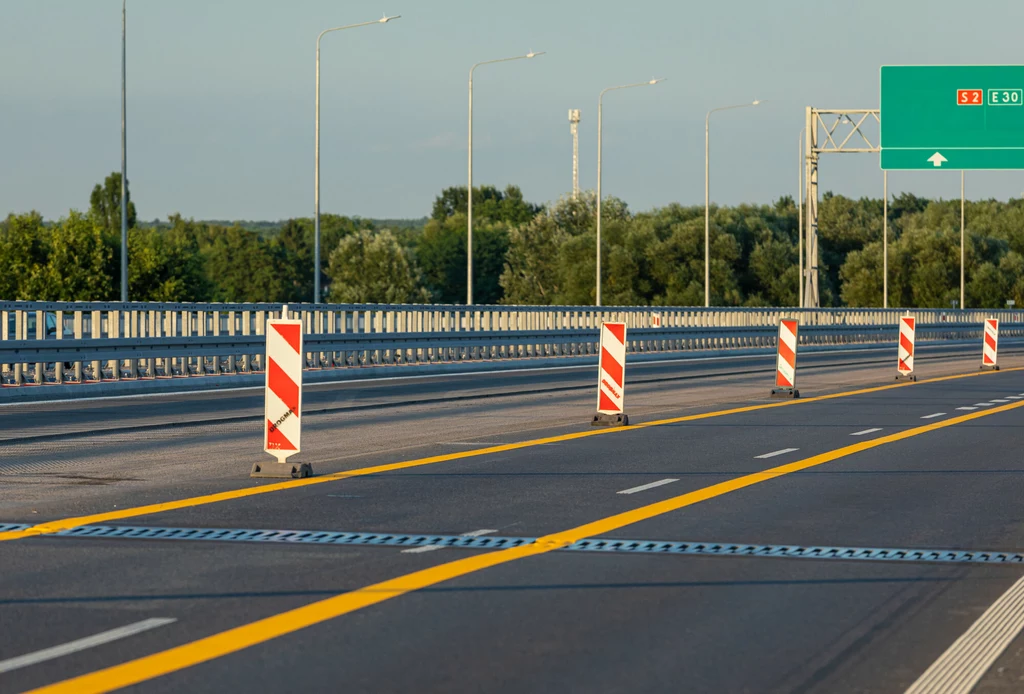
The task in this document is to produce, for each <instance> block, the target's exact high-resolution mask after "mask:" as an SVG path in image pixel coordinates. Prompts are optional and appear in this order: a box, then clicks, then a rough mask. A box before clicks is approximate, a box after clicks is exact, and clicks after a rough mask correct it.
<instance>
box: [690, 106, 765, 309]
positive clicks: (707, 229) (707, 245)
mask: <svg viewBox="0 0 1024 694" xmlns="http://www.w3.org/2000/svg"><path fill="white" fill-rule="evenodd" d="M760 103H761V102H760V101H758V100H757V99H754V100H753V101H751V102H750V103H749V104H735V105H733V106H719V107H718V108H713V109H711V110H710V111H708V114H707V116H705V117H704V306H705V308H706V307H708V306H710V305H711V202H710V193H709V183H708V178H709V176H708V170H709V168H710V167H709V164H708V160H709V147H708V144H709V140H710V137H709V123H710V121H711V114H712V113H714V112H716V111H728V110H730V109H734V108H746V107H748V106H757V105H758V104H760Z"/></svg>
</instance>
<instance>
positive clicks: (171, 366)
mask: <svg viewBox="0 0 1024 694" xmlns="http://www.w3.org/2000/svg"><path fill="white" fill-rule="evenodd" d="M281 308H282V306H281V304H183V303H176V304H172V303H128V304H121V303H86V302H0V382H2V383H3V385H5V386H25V385H44V384H62V383H87V382H98V381H111V380H112V381H117V380H123V379H131V380H137V379H164V378H189V377H193V376H208V375H218V376H219V375H233V374H255V373H260V372H261V371H262V359H263V350H264V341H265V337H264V335H265V326H266V321H267V319H269V318H274V317H277V316H279V315H280V313H281ZM289 310H290V313H291V315H292V317H295V316H299V317H301V318H302V320H303V321H304V323H305V333H306V338H305V341H306V351H307V355H306V362H307V368H309V369H344V368H354V367H366V366H384V365H401V364H428V363H447V362H459V361H481V360H507V359H528V358H536V357H564V356H588V355H593V354H594V353H595V350H596V346H597V335H598V327H599V326H600V323H601V321H607V320H618V321H623V322H625V323H626V324H627V326H628V327H629V337H630V340H629V345H628V346H627V348H628V349H629V350H630V351H632V352H670V351H671V352H683V351H694V350H723V349H741V348H758V347H771V346H774V344H775V337H776V326H777V324H778V321H779V320H780V319H782V318H796V319H797V320H799V322H800V324H801V326H802V327H801V331H800V341H801V344H808V345H844V344H858V343H872V342H885V341H889V340H894V339H895V337H894V336H895V330H896V326H897V323H898V320H899V316H900V315H903V314H905V311H901V310H898V309H889V310H882V309H821V310H800V309H781V308H740V309H705V308H692V307H601V308H597V307H592V306H451V305H384V304H363V305H353V304H319V305H312V304H291V305H289ZM913 315H915V316H916V317H917V319H918V321H919V326H920V327H919V329H918V330H919V336H920V339H926V340H927V339H968V338H973V337H977V338H979V339H980V334H981V322H982V320H983V319H985V318H999V319H1000V320H1001V322H1002V325H1001V334H1002V335H1003V336H1016V335H1024V311H1009V310H966V311H943V310H937V309H924V310H915V311H913ZM659 324H660V325H659Z"/></svg>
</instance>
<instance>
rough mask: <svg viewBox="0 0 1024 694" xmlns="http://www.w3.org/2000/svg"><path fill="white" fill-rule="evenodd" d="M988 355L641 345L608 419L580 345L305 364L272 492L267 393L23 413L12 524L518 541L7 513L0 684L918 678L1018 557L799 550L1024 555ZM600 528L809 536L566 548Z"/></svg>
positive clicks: (94, 521) (737, 684) (996, 684)
mask: <svg viewBox="0 0 1024 694" xmlns="http://www.w3.org/2000/svg"><path fill="white" fill-rule="evenodd" d="M976 352H977V350H973V349H972V350H965V349H960V348H956V349H941V350H939V349H936V350H934V351H932V352H930V353H929V352H926V351H922V352H921V353H920V354H919V360H918V365H917V366H918V370H919V372H920V376H921V379H922V380H921V382H919V383H916V384H910V385H899V386H897V387H890V386H892V385H894V384H893V380H892V377H893V374H894V364H893V362H894V358H893V355H892V354H886V353H864V352H856V353H852V352H851V353H845V354H830V355H819V356H814V357H810V356H807V357H806V358H805V357H801V364H800V366H801V371H800V372H798V386H799V387H800V390H801V392H802V393H803V394H804V398H803V399H802V400H801V401H796V402H792V401H772V400H769V399H768V398H767V397H766V396H767V394H768V390H769V388H770V380H771V378H770V369H771V361H767V362H766V361H765V360H759V359H748V360H731V361H726V362H692V361H690V362H679V363H674V364H669V363H657V364H645V365H635V366H631V367H629V370H628V373H627V394H626V402H627V411H629V413H630V417H631V420H632V421H633V422H635V423H636V424H637V425H638V426H634V427H630V428H629V429H628V430H618V431H613V432H608V433H596V434H594V433H592V430H591V429H590V427H589V426H588V425H587V423H588V421H589V417H590V415H591V413H592V409H593V401H594V394H593V392H592V389H591V385H590V383H589V382H590V381H591V380H592V378H593V370H592V369H587V370H577V369H560V370H551V371H544V372H540V371H536V372H520V373H518V374H507V375H499V374H493V373H489V374H486V375H480V376H458V377H456V376H449V377H437V378H430V379H414V380H396V381H389V382H374V383H366V384H352V383H347V384H344V385H338V386H318V387H316V388H312V389H310V391H309V392H308V394H307V396H306V403H307V405H309V406H310V407H309V409H310V410H313V409H314V408H316V409H320V410H321V411H320V413H318V414H310V415H309V416H308V417H307V419H306V425H305V426H306V430H305V432H304V436H303V442H304V446H305V447H306V449H307V450H306V451H304V453H303V459H305V460H307V461H308V462H311V463H312V464H313V466H314V469H315V470H316V472H317V473H318V474H319V475H320V476H319V477H317V478H313V479H314V480H316V481H315V482H314V483H310V484H295V483H289V485H286V486H285V487H284V488H279V487H274V486H271V485H272V484H273V483H267V482H262V481H260V482H257V481H253V480H250V479H248V477H247V473H248V468H249V465H251V463H252V462H253V461H255V460H258V459H260V455H261V454H260V451H259V449H260V435H259V420H258V417H259V401H258V400H257V399H256V398H258V395H257V394H254V393H252V392H248V391H245V392H243V391H240V392H237V393H208V394H203V395H193V396H159V397H153V398H138V399H129V400H103V401H93V402H90V403H82V404H78V405H76V404H48V405H45V406H42V405H39V406H19V407H12V408H4V409H3V410H2V412H0V422H2V423H3V424H4V429H5V432H6V436H7V437H8V438H9V439H10V440H9V441H7V442H5V443H3V444H2V445H0V523H2V522H9V523H16V524H32V525H36V524H40V523H46V522H55V521H60V520H61V519H65V518H69V517H78V516H84V518H83V519H82V520H81V524H87V525H121V526H145V527H158V526H162V527H176V528H192V529H197V528H198V529H202V528H217V529H293V530H309V531H324V532H352V533H356V532H358V533H377V534H379V536H380V537H392V538H401V537H404V536H406V535H407V534H416V535H427V536H434V535H443V536H452V535H463V534H470V535H476V536H478V537H480V538H487V537H491V536H502V537H509V538H527V540H525V541H523V544H520V545H519V546H518V547H513V548H512V549H500V548H494V547H491V548H484V549H480V548H478V549H457V548H440V549H434V548H426V547H423V546H406V545H396V544H381V545H373V544H316V543H311V542H240V541H235V542H228V541H216V540H206V541H186V540H166V539H164V540H159V539H144V538H134V539H132V538H116V537H81V536H79V537H62V536H55V535H53V534H48V533H46V532H40V533H39V534H36V535H34V536H30V537H24V536H22V535H19V534H18V533H17V532H14V533H8V534H7V535H6V536H5V535H4V534H3V533H2V532H0V566H2V567H3V571H0V624H2V625H3V628H2V629H0V692H19V691H27V690H32V689H33V688H38V687H45V686H46V685H51V684H54V683H59V682H64V681H68V680H69V678H83V677H85V678H86V679H71V680H70V681H68V682H67V683H66V684H65V685H63V686H61V685H58V686H57V687H55V688H54V689H50V690H48V691H69V692H70V691H109V690H113V689H115V688H117V687H120V686H122V685H126V684H129V683H131V682H137V684H134V686H132V687H131V688H130V690H131V691H139V692H165V691H166V692H172V691H173V692H177V691H190V692H193V691H195V692H205V691H209V692H219V691H253V692H264V691H266V692H291V691H317V692H319V691H323V692H338V691H345V692H407V691H417V692H420V691H423V692H479V691H487V692H491V691H494V692H622V691H630V692H679V691H686V692H705V691H708V692H711V691H714V692H903V691H906V690H907V688H908V687H910V686H911V685H912V684H913V683H914V682H915V681H916V680H918V678H919V677H920V676H921V675H922V673H924V672H925V671H926V670H927V669H928V668H929V666H931V665H932V664H933V663H935V662H936V661H937V660H939V659H940V657H941V656H942V655H943V653H944V652H945V651H946V650H947V649H948V648H949V647H950V646H951V644H953V643H954V642H956V641H957V639H958V638H960V637H961V635H963V634H964V633H965V632H967V631H968V629H970V628H971V627H972V624H974V623H975V622H976V620H978V619H979V618H980V617H981V616H982V615H983V613H985V611H986V610H987V609H988V608H989V607H990V606H991V605H992V604H993V603H995V602H996V601H997V600H998V599H999V598H1000V596H1002V595H1003V594H1004V593H1007V591H1011V590H1013V587H1014V585H1015V583H1016V582H1017V581H1018V579H1020V578H1021V576H1022V575H1024V564H1020V563H998V562H992V563H964V562H927V561H895V560H890V561H865V560H849V559H845V560H844V559H823V558H807V557H794V556H792V555H793V554H796V553H799V549H798V548H801V547H809V546H842V547H853V548H879V547H886V548H897V549H908V550H910V549H939V550H994V551H998V552H1022V551H1024V523H1022V520H1024V511H1022V510H1021V509H1022V506H1021V503H1020V498H1021V492H1022V491H1024V475H1022V473H1024V461H1022V460H1021V456H1020V445H1019V434H1018V432H1020V431H1021V429H1020V427H1021V424H1022V423H1024V422H1022V419H1024V370H1021V371H1017V370H1015V369H1016V368H1021V367H1024V357H1022V356H1020V355H1016V354H1013V353H1012V352H1008V353H1007V354H1006V355H1005V356H1004V355H1001V362H1002V364H1003V371H1001V372H998V373H984V374H980V375H979V374H978V371H977V367H978V361H979V359H978V355H977V354H976ZM807 366H810V367H812V368H808V369H804V367H807ZM956 376H963V377H956ZM929 379H930V380H929ZM851 391H858V392H856V393H852V394H847V393H850V392H851ZM830 395H834V396H836V397H823V396H830ZM964 408H970V409H964ZM716 413H718V414H716ZM254 415H255V417H256V419H253V416H254ZM706 415H707V416H706ZM246 417H248V418H249V419H245V418H246ZM25 436H35V437H36V438H31V439H24V437H25ZM481 450H483V452H480V453H478V451H481ZM382 465H391V466H392V467H391V469H387V470H383V471H379V472H375V473H374V474H358V475H357V476H346V475H351V474H354V473H356V472H358V471H359V470H362V469H364V468H367V467H370V466H382ZM766 470H772V472H771V473H770V474H761V473H763V472H764V471H766ZM254 489H255V490H257V491H260V493H256V494H254V493H252V492H253V490H254ZM268 490H270V491H268ZM220 492H228V494H225V495H223V496H222V497H219V498H212V499H211V498H209V497H206V498H203V499H200V500H199V501H198V502H195V504H194V505H188V506H183V507H178V508H172V509H169V510H164V511H162V512H158V513H157V512H146V513H136V512H132V511H130V510H126V509H132V508H134V507H139V506H142V505H144V504H153V503H162V502H167V501H173V500H180V499H186V498H190V497H191V498H194V497H202V496H204V495H210V494H216V493H220ZM624 492H628V493H624ZM109 513H121V514H123V517H120V518H116V519H113V520H110V519H107V518H106V517H105V516H104V515H103V514H109ZM73 524H76V523H73ZM593 537H600V538H613V539H624V540H641V541H674V542H685V543H689V545H688V546H700V547H714V546H716V545H718V544H724V545H730V544H734V543H735V544H739V545H758V546H762V545H769V546H773V547H775V548H776V549H778V548H780V547H786V548H789V549H788V550H787V551H788V554H789V555H790V556H789V558H780V557H778V556H713V555H708V554H679V553H670V552H650V551H647V552H645V551H628V552H627V551H621V552H583V551H574V550H572V549H569V550H566V549H558V548H559V547H563V546H566V545H568V546H570V547H572V546H574V545H573V544H572V543H573V542H575V540H577V539H580V538H593ZM535 538H543V539H541V540H539V541H538V542H532V540H533V539H535ZM5 539H6V540H7V541H3V540H5ZM636 546H637V547H638V548H643V547H644V546H645V544H644V543H643V542H641V543H637V544H636ZM794 548H797V549H796V550H794ZM766 554H770V553H766ZM367 587H369V588H367ZM289 611H292V612H290V613H289ZM283 613H288V614H286V615H285V616H284V617H278V618H276V619H275V615H282V614H283ZM1012 616H1013V615H1011V617H1012ZM147 620H148V621H147ZM152 620H157V621H152ZM171 620H173V621H171ZM259 620H264V621H262V622H261V621H259ZM1010 623H1013V619H1010V618H1007V619H1003V620H1002V621H1001V622H999V624H1000V625H1002V626H1001V627H1000V628H1001V629H1002V632H1006V633H1002V638H1003V639H1004V641H1005V643H1008V644H1009V645H1008V646H1006V647H1005V649H1003V648H997V646H996V644H997V642H999V636H1000V632H999V630H998V629H997V630H995V631H988V632H983V633H982V635H981V636H979V637H978V638H975V639H973V640H972V639H967V641H969V642H971V643H973V644H974V647H975V648H976V651H975V652H974V660H973V661H972V662H975V661H985V657H986V656H988V659H989V660H992V661H994V662H993V663H992V665H991V667H985V668H983V669H982V671H981V674H980V677H981V679H980V682H979V683H978V684H977V686H976V687H975V689H974V690H975V691H981V692H1014V691H1021V690H1022V689H1024V658H1022V651H1024V641H1022V640H1021V639H1019V638H1017V636H1016V635H1017V633H1018V631H1019V629H1020V626H1018V627H1017V628H1016V630H1012V629H1011V630H1010V631H1009V632H1007V629H1008V627H1006V625H1007V624H1010ZM1021 625H1024V618H1022V619H1021ZM125 627H132V629H130V630H129V631H133V630H134V632H135V633H130V634H128V633H126V632H119V633H118V632H115V633H114V634H113V635H110V634H108V632H111V630H118V629H123V628H125ZM226 630H234V631H232V632H229V633H226V634H225V633H224V632H225V631H226ZM102 634H107V636H104V637H99V638H93V640H92V641H90V642H85V643H82V642H80V640H81V639H87V638H90V637H97V635H102ZM115 636H120V637H119V638H116V639H115V638H114V637H115ZM104 640H107V642H105V643H97V641H104ZM1005 643H1004V644H1003V645H1004V646H1005ZM66 644H74V646H72V647H68V646H65V645H66ZM188 644H194V645H191V646H189V645H188ZM60 646H65V647H64V648H63V649H62V650H58V651H53V650H51V649H54V648H55V647H60ZM71 651H74V652H71ZM18 658H21V660H20V661H19V660H16V659H18ZM27 659H34V660H36V661H37V662H33V663H31V664H29V663H28V662H27ZM136 661H137V662H136ZM985 662H987V661H985ZM125 663H131V665H129V666H127V667H121V666H122V664H125ZM104 668H110V669H109V670H107V671H106V672H100V674H96V675H91V676H90V673H96V672H97V671H101V670H103V669H104ZM953 671H954V674H953V675H951V677H952V679H950V680H947V684H948V683H950V682H954V681H955V680H956V674H957V673H961V674H962V673H963V672H964V668H963V667H960V668H959V669H957V668H953ZM43 691H47V690H46V689H44V690H43ZM935 691H954V690H953V689H949V688H948V687H947V688H943V689H938V690H935ZM964 691H967V690H964Z"/></svg>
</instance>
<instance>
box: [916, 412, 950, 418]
mask: <svg viewBox="0 0 1024 694" xmlns="http://www.w3.org/2000/svg"><path fill="white" fill-rule="evenodd" d="M945 414H946V413H945V412H935V413H933V414H926V415H925V416H924V417H921V419H935V418H936V417H942V416H943V415H945Z"/></svg>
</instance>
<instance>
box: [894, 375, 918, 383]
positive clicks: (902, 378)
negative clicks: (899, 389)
mask: <svg viewBox="0 0 1024 694" xmlns="http://www.w3.org/2000/svg"><path fill="white" fill-rule="evenodd" d="M896 380H897V381H914V382H917V376H916V375H915V374H896Z"/></svg>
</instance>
